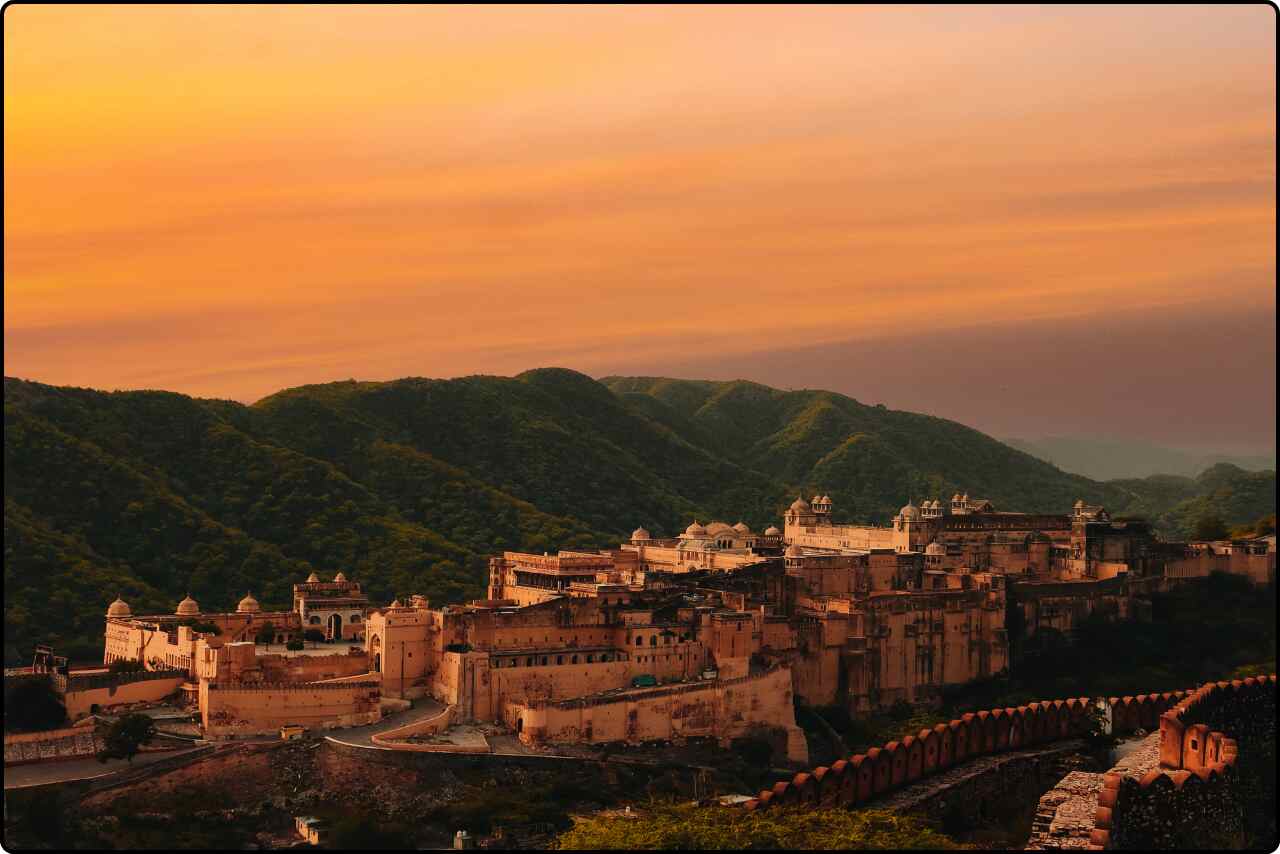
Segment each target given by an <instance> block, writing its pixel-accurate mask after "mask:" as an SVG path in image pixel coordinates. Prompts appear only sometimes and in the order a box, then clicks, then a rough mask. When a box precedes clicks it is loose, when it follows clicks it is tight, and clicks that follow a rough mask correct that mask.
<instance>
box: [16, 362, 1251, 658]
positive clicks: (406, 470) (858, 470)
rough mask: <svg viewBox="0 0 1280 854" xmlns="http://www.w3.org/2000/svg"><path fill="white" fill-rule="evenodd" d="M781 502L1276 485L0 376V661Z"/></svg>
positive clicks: (465, 411) (1024, 500) (737, 423)
mask: <svg viewBox="0 0 1280 854" xmlns="http://www.w3.org/2000/svg"><path fill="white" fill-rule="evenodd" d="M797 491H804V492H805V494H806V495H809V494H812V493H813V492H824V493H827V494H830V495H831V496H832V498H833V499H834V501H835V504H836V512H837V515H838V516H840V517H842V518H845V519H866V520H872V521H884V520H886V519H887V518H888V517H889V516H890V515H891V514H892V512H893V511H894V510H895V509H896V508H897V507H899V506H900V505H901V504H902V503H903V502H904V500H905V499H906V497H907V496H908V495H911V496H914V497H916V498H917V499H919V498H920V497H921V496H935V495H936V496H943V497H945V496H949V495H950V494H951V493H953V492H955V491H967V492H969V493H970V494H971V495H974V496H981V497H985V498H990V499H991V500H993V501H994V502H995V503H996V504H997V506H1000V507H1008V508H1018V509H1027V510H1046V511H1049V510H1057V511H1062V510H1065V509H1066V508H1067V507H1068V506H1069V505H1070V504H1071V503H1072V502H1073V501H1075V499H1076V498H1084V499H1085V500H1087V501H1091V502H1101V503H1104V504H1106V505H1107V506H1108V507H1109V508H1111V509H1112V510H1113V511H1116V512H1125V511H1126V510H1129V509H1132V510H1133V511H1134V512H1142V513H1146V514H1148V515H1151V516H1153V517H1156V518H1158V519H1162V520H1164V523H1165V525H1166V527H1167V528H1169V530H1171V531H1175V532H1179V531H1181V530H1182V527H1181V526H1183V525H1184V524H1185V525H1192V524H1194V522H1195V519H1196V518H1198V514H1199V513H1201V512H1204V511H1212V512H1216V513H1219V514H1220V515H1221V516H1222V518H1223V519H1224V520H1225V521H1227V522H1228V523H1232V524H1235V523H1240V522H1246V521H1252V520H1253V519H1255V518H1257V517H1258V516H1260V515H1263V514H1265V513H1268V512H1274V509H1275V476H1274V473H1262V474H1248V473H1245V472H1241V471H1240V470H1238V469H1233V468H1232V467H1230V466H1225V467H1224V466H1219V467H1215V469H1212V470H1210V471H1209V472H1206V473H1205V474H1204V475H1202V476H1201V478H1200V479H1197V480H1191V479H1188V478H1166V479H1160V478H1147V479H1145V480H1141V481H1115V482H1109V483H1099V482H1096V481H1091V480H1088V479H1087V478H1083V477H1079V476H1076V475H1069V474H1064V473H1063V472H1061V471H1059V470H1058V469H1056V468H1054V467H1053V466H1052V465H1050V464H1048V463H1045V462H1042V461H1040V460H1037V459H1035V458H1034V457H1031V456H1029V455H1027V454H1024V453H1022V452H1020V451H1016V450H1014V449H1012V448H1009V447H1008V446H1006V445H1002V444H1001V443H999V442H997V441H995V440H993V439H991V438H990V437H987V436H985V435H983V434H981V433H979V432H977V431H975V430H972V429H969V428H967V427H964V426H962V425H959V424H956V423H954V422H950V421H946V420H943V419H939V418H933V417H930V416H925V415H917V414H913V413H908V412H895V411H892V410H887V409H884V408H883V407H871V406H864V405H863V404H860V403H858V402H857V401H855V400H852V399H851V398H848V397H844V396H842V395H837V394H832V393H829V392H821V391H806V392H783V391H778V390H776V389H771V388H768V387H765V386H761V385H757V384H754V383H746V382H735V383H712V382H698V381H684V380H664V379H657V378H610V379H607V380H605V381H602V382H596V381H594V380H592V379H590V378H589V377H586V376H584V375H582V374H578V373H574V372H572V371H567V370H560V369H542V370H535V371H529V372H527V373H524V374H521V375H520V376H517V377H488V376H476V377H465V378H460V379H453V380H429V379H417V378H410V379H403V380H396V381H392V382H382V383H360V382H339V383H329V384H325V385H316V386H304V387H301V388H295V389H289V390H286V391H282V392H279V393H277V394H274V395H272V396H270V397H267V398H265V399H263V400H261V401H259V402H258V403H256V404H254V405H252V406H244V405H241V404H238V403H234V402H230V401H221V400H199V399H194V398H190V397H186V396H184V395H179V394H172V393H168V392H113V393H106V392H98V391H93V390H88V389H78V388H62V387H54V386H47V385H41V384H38V383H31V382H25V381H22V380H16V379H6V380H5V652H6V659H9V660H12V659H13V658H14V657H15V656H16V655H17V654H18V651H19V650H20V649H21V650H25V649H26V648H28V647H29V645H30V644H31V643H33V642H36V641H38V640H48V641H52V642H54V643H57V644H59V645H60V646H62V647H63V648H64V649H66V650H68V651H69V652H73V653H75V652H79V653H80V654H85V653H86V652H87V653H88V654H90V655H92V654H94V652H96V651H98V650H100V633H101V627H102V614H103V612H104V610H105V607H106V604H107V603H108V602H109V601H110V600H111V599H112V598H113V597H114V596H115V595H116V594H117V593H120V594H121V595H123V596H124V597H125V599H127V600H128V601H129V602H130V603H131V604H132V605H133V607H134V608H135V612H141V611H148V610H152V611H154V610H161V611H166V610H168V609H169V608H171V607H173V604H174V603H175V602H176V601H177V600H178V599H180V598H181V597H182V596H183V595H185V594H186V593H188V592H190V593H191V594H192V595H193V596H195V597H196V598H197V600H199V601H200V602H201V604H202V605H203V606H204V607H206V608H210V609H212V608H232V607H234V604H235V602H236V601H237V600H238V599H239V598H240V596H242V595H243V594H244V592H245V591H246V590H252V592H253V593H254V595H255V596H257V597H258V598H259V599H260V600H261V601H262V602H263V604H264V606H266V607H280V608H283V607H287V606H288V603H289V600H290V589H289V585H291V584H292V583H294V582H295V581H297V580H300V579H302V578H303V577H305V576H306V575H307V574H308V573H309V572H311V571H312V570H313V569H314V570H316V571H317V572H319V573H321V575H324V574H326V573H328V574H332V573H335V572H337V571H338V570H343V571H345V572H346V573H347V574H348V575H349V576H351V577H354V578H358V579H360V580H361V581H362V582H364V583H365V585H366V588H367V589H368V590H369V592H370V593H371V595H372V596H373V597H374V598H375V600H379V601H385V600H387V599H389V598H390V597H392V596H394V595H402V594H405V593H409V592H423V593H425V594H426V595H428V596H429V597H431V598H432V599H434V600H435V601H438V602H440V601H460V600H463V599H466V598H471V597H476V596H479V595H481V594H482V593H483V588H484V583H485V577H486V572H485V559H486V557H487V556H488V555H489V554H491V553H493V552H497V551H501V550H503V549H513V548H520V549H529V550H553V549H556V548H562V547H595V546H602V545H607V544H611V543H616V542H617V541H618V539H620V538H622V537H624V536H626V535H627V533H628V532H629V531H630V530H631V529H632V528H634V527H636V526H637V525H644V526H646V527H648V528H649V529H650V530H652V531H654V532H655V533H656V534H659V535H672V534H674V533H675V532H677V531H678V530H679V529H681V528H683V527H684V526H685V525H687V524H688V522H689V520H690V519H691V518H693V517H695V516H696V517H698V518H700V519H702V520H703V521H707V520H708V519H712V518H719V519H724V520H726V521H729V522H736V521H738V520H740V519H741V520H744V521H746V522H747V523H748V524H750V525H752V526H753V527H756V528H761V527H764V526H766V525H768V524H773V523H777V522H778V521H779V519H780V516H781V513H782V510H783V508H785V506H786V505H787V504H788V503H789V502H790V501H791V500H792V498H793V497H794V495H795V493H796V492H797Z"/></svg>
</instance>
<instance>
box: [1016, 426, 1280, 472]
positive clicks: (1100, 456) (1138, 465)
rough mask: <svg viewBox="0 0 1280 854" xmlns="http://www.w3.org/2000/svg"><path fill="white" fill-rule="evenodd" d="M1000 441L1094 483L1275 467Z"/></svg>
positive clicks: (1118, 448)
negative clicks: (1230, 467) (1214, 469)
mask: <svg viewBox="0 0 1280 854" xmlns="http://www.w3.org/2000/svg"><path fill="white" fill-rule="evenodd" d="M1002 441H1003V442H1004V443H1005V444H1007V445H1009V446H1011V447H1014V448H1017V449H1018V450H1020V451H1026V452H1027V453H1028V454H1031V455H1032V456H1034V457H1039V458H1040V459H1042V460H1045V461H1046V462H1050V463H1053V464H1054V465H1055V466H1057V467H1058V468H1060V469H1062V470H1063V471H1069V472H1074V473H1075V474H1082V475H1084V476H1085V477H1088V478H1092V479H1094V480H1118V479H1122V478H1125V479H1132V478H1143V477H1150V476H1151V475H1162V474H1170V475H1180V476H1182V477H1196V476H1197V475H1199V474H1200V473H1201V472H1203V471H1204V470H1205V469H1208V468H1212V467H1213V466H1215V465H1218V464H1219V463H1227V464H1229V465H1233V466H1235V467H1237V468H1240V469H1244V470H1245V471H1274V470H1275V467H1276V456H1275V454H1270V455H1267V456H1262V455H1252V456H1246V455H1239V454H1203V453H1194V452H1191V451H1184V450H1180V449H1178V448H1166V447H1163V446H1161V445H1155V444H1151V443H1149V442H1136V441H1129V440H1124V439H1085V438H1078V437H1067V436H1054V437H1048V438H1043V439H1003V440H1002Z"/></svg>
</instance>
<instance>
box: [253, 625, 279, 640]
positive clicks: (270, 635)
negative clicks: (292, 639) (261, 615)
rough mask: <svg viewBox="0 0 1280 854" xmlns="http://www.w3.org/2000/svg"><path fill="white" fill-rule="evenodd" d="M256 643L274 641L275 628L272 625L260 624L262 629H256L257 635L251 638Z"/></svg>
mask: <svg viewBox="0 0 1280 854" xmlns="http://www.w3.org/2000/svg"><path fill="white" fill-rule="evenodd" d="M253 639H254V640H255V641H256V642H258V643H263V644H267V643H271V642H272V641H274V640H275V639H276V627H275V624H274V623H271V622H269V621H268V622H266V623H263V624H262V628H260V629H258V633H257V634H256V635H254V636H253Z"/></svg>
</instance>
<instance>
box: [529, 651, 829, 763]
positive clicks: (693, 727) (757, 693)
mask: <svg viewBox="0 0 1280 854" xmlns="http://www.w3.org/2000/svg"><path fill="white" fill-rule="evenodd" d="M793 714H794V713H793V707H792V702H791V670H790V668H788V667H781V666H778V667H774V668H772V669H770V670H768V671H765V672H763V673H757V674H750V675H746V676H740V677H737V678H733V679H716V680H713V681H709V682H692V683H683V684H678V685H667V686H661V687H657V688H649V689H631V690H624V691H621V692H619V693H616V694H614V693H609V694H603V695H600V696H595V697H581V698H576V699H568V700H559V701H554V700H537V701H533V702H531V703H519V702H511V703H508V704H507V708H506V709H504V714H503V718H504V719H505V721H506V723H507V724H508V725H509V726H510V727H512V728H513V729H515V730H516V731H517V732H519V734H520V740H521V741H523V742H525V743H526V744H541V743H544V742H545V743H553V744H554V743H557V742H571V743H586V744H604V743H609V742H627V743H631V744H635V743H638V742H644V741H658V740H663V741H665V740H671V739H680V738H692V737H702V736H709V737H713V738H717V739H719V740H721V741H727V740H729V739H732V738H734V737H737V736H740V735H742V734H744V733H745V732H747V731H748V730H749V729H750V728H751V727H752V726H755V725H762V726H781V727H782V728H783V729H785V730H786V731H787V757H788V759H790V760H792V761H795V762H804V761H805V760H806V759H807V758H808V750H807V746H806V744H805V741H804V735H803V733H802V732H801V730H800V729H799V727H797V726H796V725H795V722H794V717H793Z"/></svg>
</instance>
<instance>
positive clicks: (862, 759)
mask: <svg viewBox="0 0 1280 854" xmlns="http://www.w3.org/2000/svg"><path fill="white" fill-rule="evenodd" d="M1269 679H1270V681H1268V680H1266V679H1255V680H1252V681H1250V680H1244V681H1242V682H1240V683H1239V684H1240V685H1241V686H1242V688H1241V689H1240V691H1239V692H1236V689H1234V688H1232V687H1231V686H1232V684H1233V683H1226V682H1223V683H1219V685H1220V686H1226V687H1225V688H1223V687H1216V688H1214V687H1212V686H1206V687H1205V688H1201V689H1199V690H1198V691H1173V692H1165V693H1161V694H1143V695H1139V696H1136V697H1110V698H1099V699H1097V700H1094V699H1090V698H1088V697H1076V698H1071V699H1067V700H1051V701H1046V702H1036V703H1028V704H1027V705H1025V706H1018V707H1016V708H1013V707H1008V708H1003V709H990V710H987V711H981V712H970V713H967V714H964V715H961V716H960V718H958V719H956V720H952V721H950V722H949V723H945V724H938V725H937V726H934V727H933V728H931V729H922V730H920V731H919V732H918V733H916V734H914V735H908V736H905V737H904V738H902V739H901V740H899V741H891V742H889V743H888V744H886V745H884V746H883V747H878V748H872V749H870V750H868V751H867V752H866V753H858V754H854V755H853V756H850V757H849V758H848V759H847V760H845V759H841V760H837V761H836V762H834V763H832V764H831V765H830V766H829V767H828V766H821V767H818V768H814V769H811V770H809V771H802V772H800V773H798V774H796V775H795V777H794V778H792V779H791V780H790V781H787V782H781V783H777V784H775V785H774V787H773V788H772V789H767V790H765V791H762V792H760V794H759V796H757V797H755V798H753V799H751V800H750V801H746V802H745V803H744V804H743V806H744V808H746V809H748V810H760V809H768V808H770V807H772V806H777V805H810V806H837V805H840V806H855V805H858V804H862V803H867V802H869V801H873V800H877V799H881V798H883V797H884V796H885V795H886V794H888V793H890V792H893V791H896V790H898V789H900V788H902V787H903V786H906V785H908V784H911V783H915V782H917V781H919V780H922V779H924V778H927V777H930V776H932V775H934V774H937V773H939V772H941V771H944V770H946V769H948V768H952V767H955V766H958V765H960V764H962V763H966V762H972V761H974V760H975V759H978V758H980V757H985V756H989V755H992V754H999V753H1005V752H1008V751H1016V750H1022V749H1027V748H1031V747H1035V746H1037V745H1043V744H1047V743H1049V742H1053V741H1059V740H1065V739H1074V738H1079V737H1081V736H1083V735H1085V734H1086V732H1087V731H1088V729H1089V726H1090V722H1089V709H1090V707H1091V706H1107V707H1109V708H1110V711H1111V727H1112V732H1113V733H1114V734H1116V735H1126V734H1129V733H1133V732H1135V731H1137V730H1138V729H1144V730H1148V731H1154V730H1156V728H1157V727H1161V726H1162V725H1165V724H1163V720H1164V718H1162V715H1164V713H1165V712H1167V711H1169V710H1171V709H1173V710H1177V711H1178V714H1177V716H1176V717H1177V719H1178V720H1180V721H1183V722H1184V724H1185V723H1186V722H1189V721H1190V720H1191V719H1192V718H1194V717H1196V716H1210V715H1213V714H1217V715H1219V716H1224V715H1227V714H1228V712H1226V711H1213V710H1215V709H1221V708H1222V707H1223V704H1224V702H1225V698H1226V697H1228V696H1230V697H1233V698H1235V699H1236V700H1240V699H1243V698H1244V697H1245V696H1246V695H1247V694H1248V692H1249V691H1253V692H1257V691H1260V690H1262V689H1261V687H1260V686H1262V685H1264V684H1265V685H1269V686H1271V687H1270V688H1269V689H1268V690H1269V691H1270V694H1269V697H1270V699H1269V700H1268V701H1265V702H1269V703H1270V706H1269V708H1270V709H1271V713H1270V714H1271V718H1270V721H1271V726H1272V729H1274V703H1275V690H1274V684H1275V683H1274V679H1275V677H1274V676H1273V677H1269ZM1246 689H1247V690H1246ZM1214 690H1217V691H1223V692H1226V691H1231V692H1233V693H1231V694H1226V693H1223V694H1221V695H1215V694H1214V693H1213V691H1214ZM1250 696H1252V695H1250ZM1215 697H1216V699H1214V698H1215ZM1254 702H1256V703H1258V704H1262V705H1265V702H1264V701H1262V700H1256V701H1254ZM1188 710H1190V711H1188ZM1249 717H1253V716H1252V715H1249ZM1212 720H1218V718H1213V719H1212ZM1224 725H1225V724H1224ZM1205 726H1206V731H1207V724H1206V725H1205ZM1197 732H1199V730H1197ZM1210 740H1211V741H1212V740H1213V739H1212V734H1210ZM1228 741H1230V739H1228V738H1226V737H1225V736H1221V734H1220V733H1219V737H1218V740H1217V742H1215V743H1216V744H1217V745H1218V747H1217V748H1216V749H1217V750H1218V753H1215V754H1214V755H1215V757H1221V756H1226V755H1228V754H1231V753H1233V751H1234V750H1235V749H1236V748H1235V746H1234V744H1231V745H1228V744H1227V742H1228ZM1205 749H1206V748H1205V742H1204V741H1203V740H1201V741H1198V742H1197V747H1196V748H1193V750H1199V751H1201V752H1203V751H1204V750H1205ZM1193 755H1194V754H1193ZM1178 761H1180V762H1182V761H1185V756H1184V754H1183V753H1180V754H1179V755H1178ZM1191 761H1192V762H1197V761H1201V762H1202V761H1203V760H1195V759H1194V758H1193V759H1192V760H1191ZM1214 761H1215V762H1220V761H1221V759H1220V758H1215V760H1214ZM1197 767H1201V766H1197ZM1188 773H1190V772H1188ZM1182 779H1183V780H1185V778H1182ZM1179 785H1181V784H1179Z"/></svg>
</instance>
